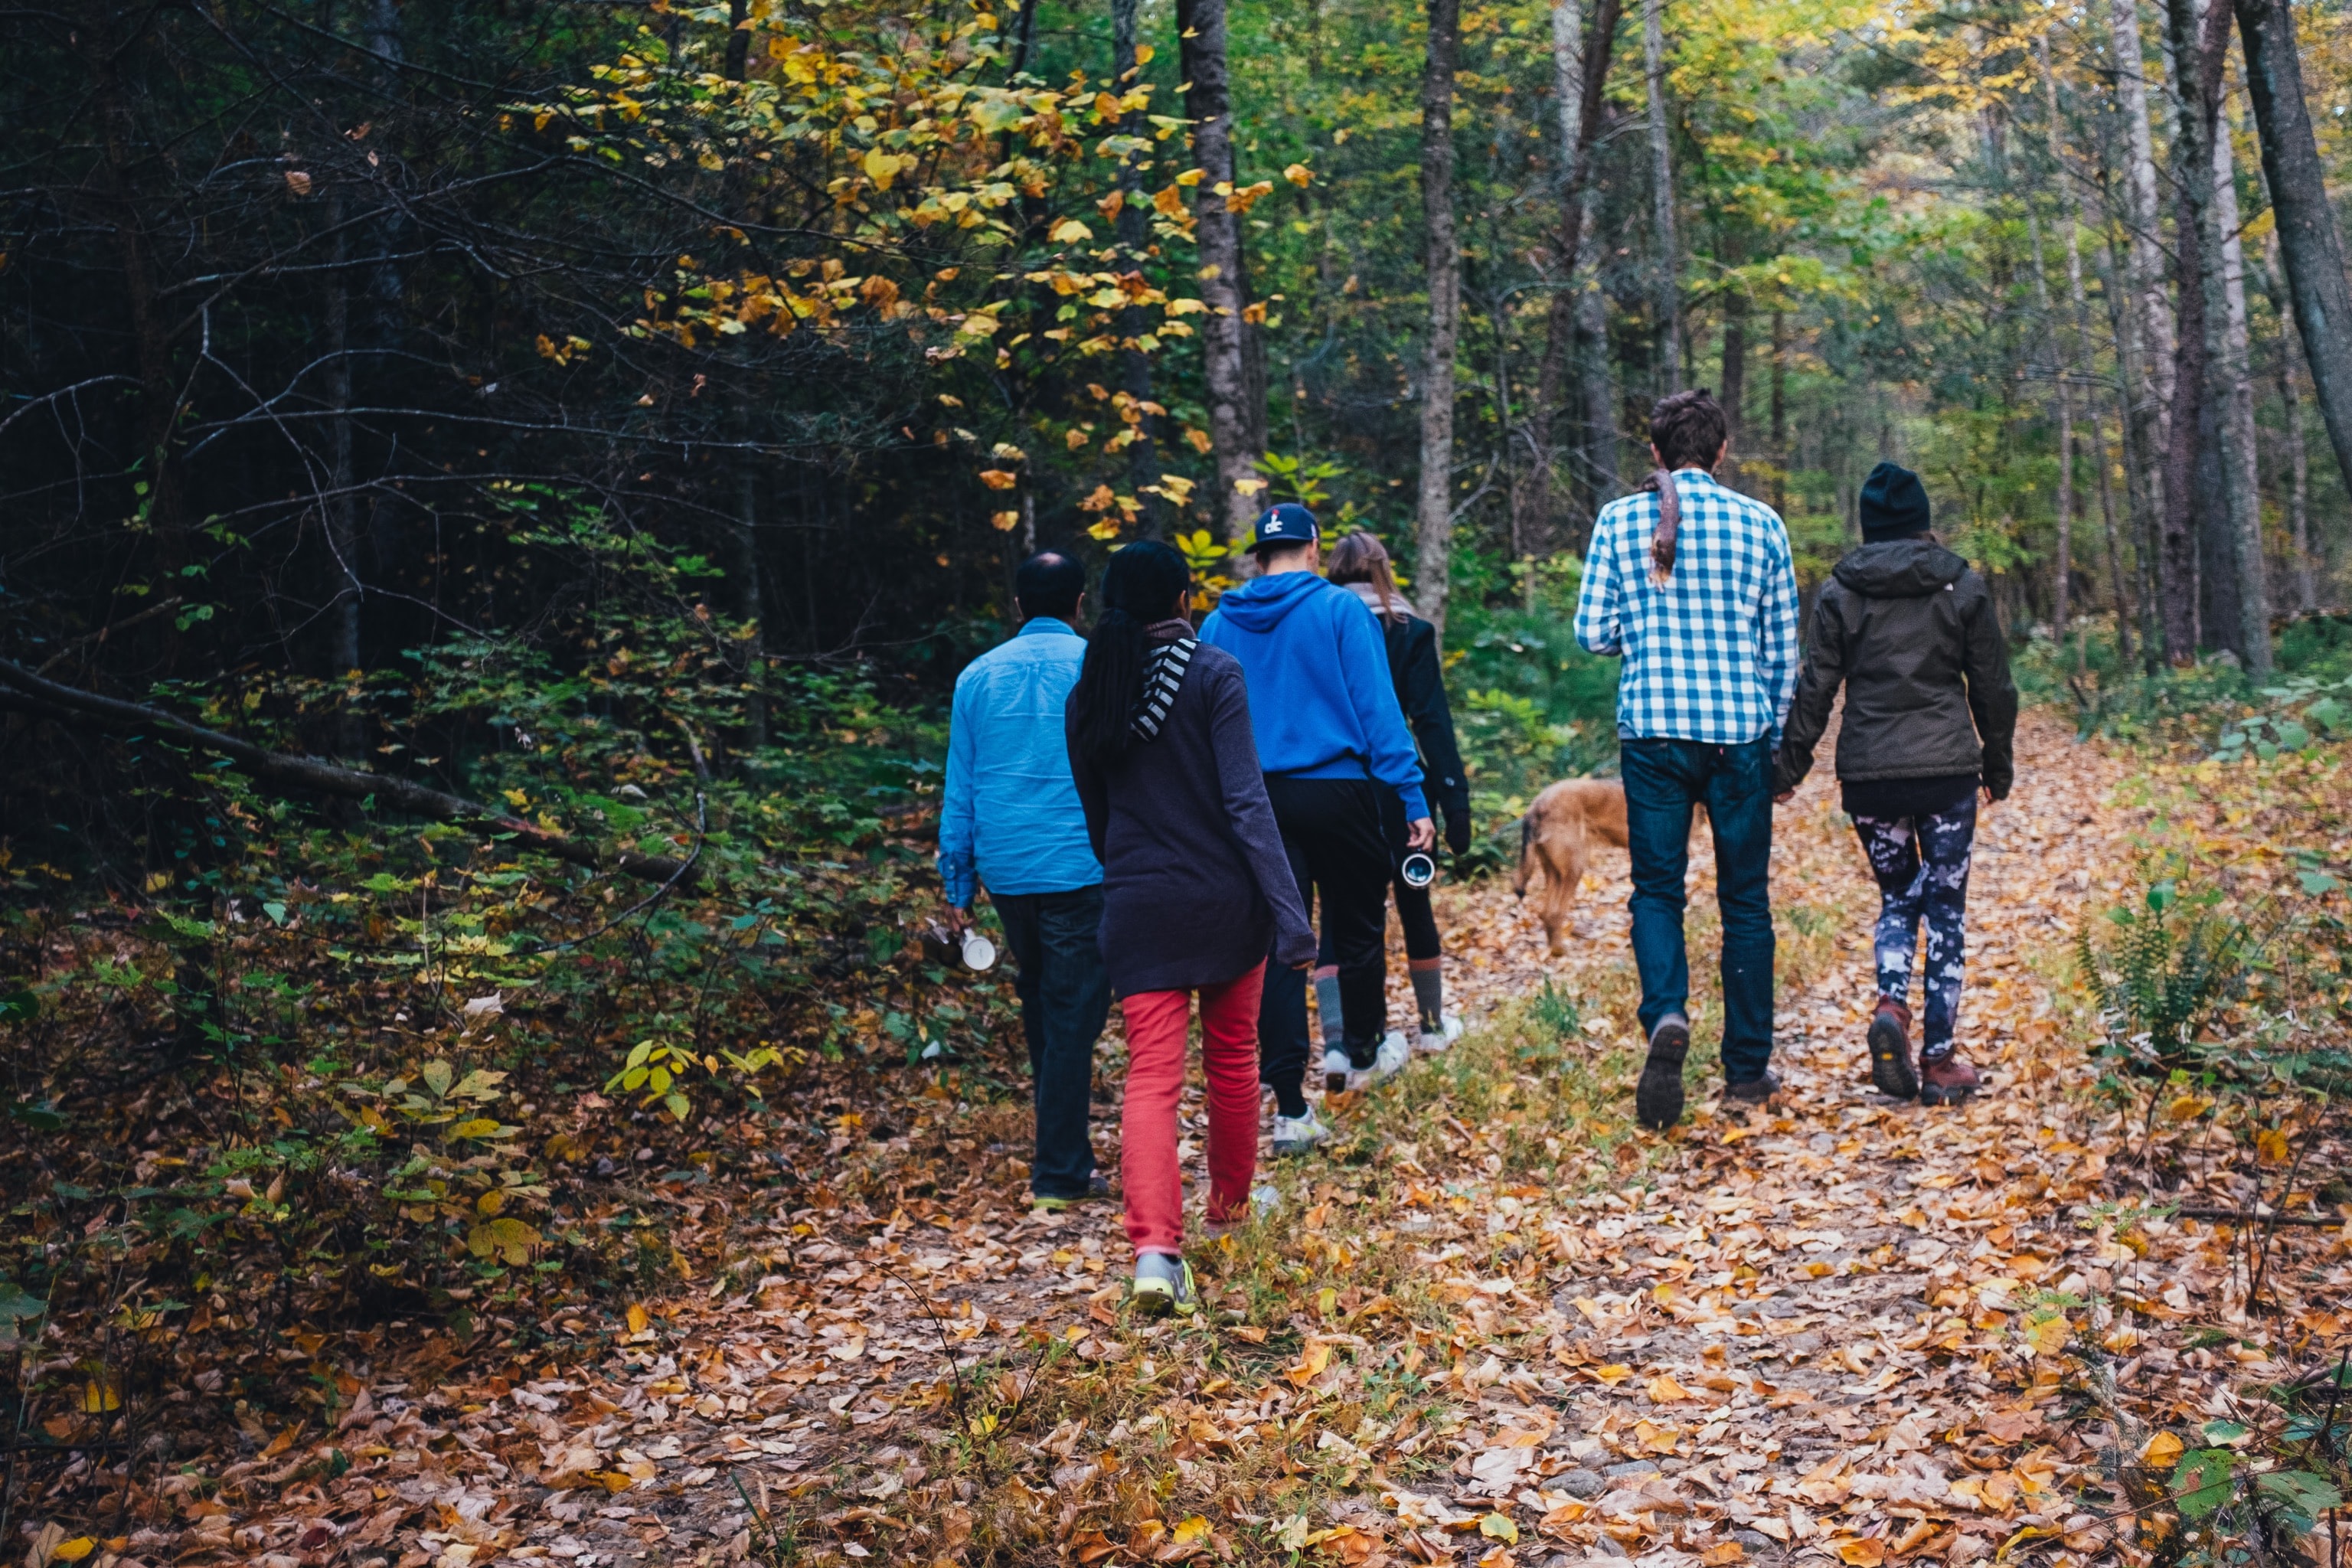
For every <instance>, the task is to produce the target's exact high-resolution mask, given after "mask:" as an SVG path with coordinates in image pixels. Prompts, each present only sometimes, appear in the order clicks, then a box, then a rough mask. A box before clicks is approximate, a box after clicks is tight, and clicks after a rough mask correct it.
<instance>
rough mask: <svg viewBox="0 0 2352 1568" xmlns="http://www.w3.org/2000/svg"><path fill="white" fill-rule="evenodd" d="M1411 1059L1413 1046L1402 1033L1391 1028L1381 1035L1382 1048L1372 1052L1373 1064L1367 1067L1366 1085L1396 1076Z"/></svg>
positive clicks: (1365, 1074)
mask: <svg viewBox="0 0 2352 1568" xmlns="http://www.w3.org/2000/svg"><path fill="white" fill-rule="evenodd" d="M1411 1060H1412V1046H1411V1045H1410V1044H1408V1043H1407V1042H1406V1040H1405V1037H1404V1036H1403V1035H1402V1033H1400V1032H1399V1031H1397V1030H1395V1029H1391V1030H1390V1031H1389V1032H1388V1033H1387V1034H1386V1035H1384V1036H1382V1037H1381V1048H1380V1049H1379V1050H1377V1051H1375V1052H1373V1053H1372V1065H1371V1066H1370V1068H1366V1069H1365V1073H1364V1078H1365V1083H1366V1086H1367V1087H1370V1085H1371V1084H1375V1083H1379V1082H1381V1080H1382V1079H1391V1078H1394V1077H1396V1075H1397V1074H1399V1073H1401V1072H1402V1071H1403V1070H1404V1064H1405V1063H1407V1062H1409V1061H1411Z"/></svg>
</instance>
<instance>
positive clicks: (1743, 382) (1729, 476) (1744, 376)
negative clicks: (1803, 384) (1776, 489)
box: [1716, 256, 1748, 489]
mask: <svg viewBox="0 0 2352 1568" xmlns="http://www.w3.org/2000/svg"><path fill="white" fill-rule="evenodd" d="M1730 259H1732V260H1733V263H1734V264H1735V265H1736V264H1737V262H1738V258H1737V257H1736V256H1734V257H1732V258H1730ZM1716 392H1717V395H1718V396H1719V397H1720V398H1721V400H1722V403H1723V425H1724V437H1725V439H1726V440H1727V443H1728V444H1729V447H1730V457H1729V458H1728V459H1727V461H1726V462H1725V464H1724V470H1725V471H1724V473H1723V475H1722V476H1721V477H1722V479H1723V481H1724V483H1726V484H1727V485H1732V486H1736V487H1738V488H1740V489H1745V488H1746V487H1745V486H1744V485H1742V484H1741V482H1740V461H1741V455H1742V453H1743V452H1744V451H1745V450H1746V448H1745V447H1744V446H1743V444H1742V442H1741V440H1740V433H1741V430H1742V429H1743V427H1744V426H1745V425H1746V423H1747V420H1746V416H1745V410H1746V408H1747V405H1748V296H1747V295H1745V294H1742V293H1739V292H1738V291H1737V290H1734V291H1733V292H1731V293H1729V294H1726V295H1725V296H1724V297H1723V376H1722V379H1721V380H1720V381H1719V382H1718V383H1717V386H1716Z"/></svg>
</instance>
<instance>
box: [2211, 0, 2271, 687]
mask: <svg viewBox="0 0 2352 1568" xmlns="http://www.w3.org/2000/svg"><path fill="white" fill-rule="evenodd" d="M2210 4H2211V5H2213V6H2214V8H2215V10H2216V11H2219V10H2220V7H2221V0H2210ZM2221 26H2222V27H2223V28H2227V27H2228V26H2229V20H2228V18H2227V16H2223V17H2222V19H2221ZM2220 47H2221V51H2222V53H2223V54H2224V55H2226V54H2227V52H2228V47H2229V37H2228V35H2227V33H2226V32H2224V34H2223V36H2222V37H2221V45H2220ZM2220 103H2221V92H2220V91H2219V89H2218V87H2217V90H2216V92H2215V97H2214V109H2215V111H2216V112H2215V116H2214V118H2213V120H2212V121H2211V122H2210V123H2211V125H2212V130H2213V219H2212V226H2213V230H2214V233H2215V236H2216V237H2218V238H2219V240H2220V242H2221V321H2220V323H2219V325H2220V327H2221V334H2220V337H2221V342H2220V348H2221V353H2220V355H2219V356H2218V359H2217V363H2215V366H2214V375H2213V390H2214V392H2215V393H2216V395H2218V396H2219V397H2220V398H2221V399H2222V402H2221V407H2220V409H2219V410H2218V413H2219V415H2220V416H2221V428H2222V433H2223V440H2222V443H2221V458H2222V461H2223V462H2224V463H2225V464H2226V465H2227V468H2226V469H2225V471H2224V474H2223V481H2224V483H2225V484H2227V486H2228V487H2229V500H2230V502H2231V504H2230V506H2229V507H2228V509H2227V511H2226V522H2227V526H2228V528H2229V537H2228V541H2227V542H2228V544H2229V546H2230V549H2229V551H2228V552H2227V554H2228V555H2229V557H2230V558H2231V560H2232V561H2233V562H2234V563H2235V565H2236V574H2235V575H2236V577H2237V580H2238V581H2237V590H2238V592H2237V609H2238V638H2239V641H2240V643H2241V645H2242V646H2241V647H2240V650H2239V651H2240V656H2241V657H2242V658H2245V659H2246V660H2247V668H2249V669H2251V670H2252V671H2254V672H2255V673H2257V674H2260V673H2262V672H2263V671H2264V670H2267V669H2269V668H2271V593H2270V575H2271V574H2270V562H2269V559H2268V552H2266V551H2265V550H2264V549H2263V491H2262V476H2261V472H2260V465H2259V464H2258V462H2257V460H2256V456H2255V450H2254V374H2253V343H2252V331H2251V330H2250V328H2249V326H2248V324H2247V316H2246V249H2245V245H2244V242H2243V241H2242V240H2241V239H2240V238H2239V237H2238V178H2237V175H2238V170H2237V160H2236V159H2235V157H2234V156H2233V155H2232V153H2231V146H2230V130H2229V122H2228V121H2227V120H2226V119H2223V118H2221V116H2220V115H2219V112H2218V111H2219V109H2220Z"/></svg>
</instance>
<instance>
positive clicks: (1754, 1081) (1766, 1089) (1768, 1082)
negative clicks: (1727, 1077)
mask: <svg viewBox="0 0 2352 1568" xmlns="http://www.w3.org/2000/svg"><path fill="white" fill-rule="evenodd" d="M1778 1093H1780V1074H1779V1073H1776V1072H1774V1071H1772V1070H1771V1069H1770V1068H1765V1069H1764V1072H1763V1074H1762V1075H1761V1076H1760V1077H1757V1078H1749V1079H1740V1080H1739V1081H1738V1083H1727V1084H1725V1085H1724V1086H1723V1098H1724V1099H1726V1100H1735V1101H1737V1102H1738V1103H1739V1104H1741V1105H1761V1104H1763V1103H1764V1102H1765V1101H1766V1100H1769V1099H1771V1098H1772V1097H1773V1096H1774V1095H1776V1094H1778Z"/></svg>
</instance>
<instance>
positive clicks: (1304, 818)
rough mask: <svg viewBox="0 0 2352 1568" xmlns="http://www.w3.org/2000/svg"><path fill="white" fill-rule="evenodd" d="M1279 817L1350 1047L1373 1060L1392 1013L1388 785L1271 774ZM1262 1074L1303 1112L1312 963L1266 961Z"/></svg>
mask: <svg viewBox="0 0 2352 1568" xmlns="http://www.w3.org/2000/svg"><path fill="white" fill-rule="evenodd" d="M1265 793H1266V798H1267V799H1268V800H1269V801H1271V802H1272V803H1273V805H1274V824H1275V826H1276V828H1278V829H1280V831H1281V833H1282V847H1283V849H1284V851H1285V852H1286V853H1287V854H1288V855H1289V857H1290V874H1291V876H1292V877H1293V878H1294V879H1297V883H1298V896H1299V898H1300V899H1301V900H1303V901H1304V902H1305V903H1306V905H1307V913H1308V914H1309V915H1313V914H1315V913H1316V912H1317V910H1316V908H1315V904H1316V900H1317V898H1318V895H1319V896H1320V898H1321V900H1322V905H1323V907H1322V910H1321V919H1322V925H1323V942H1324V944H1325V951H1326V952H1328V953H1329V954H1330V962H1331V963H1336V964H1338V965H1339V1015H1340V1019H1341V1026H1342V1032H1343V1035H1344V1037H1345V1039H1346V1041H1347V1047H1348V1057H1349V1060H1351V1061H1353V1062H1354V1063H1355V1064H1356V1065H1357V1066H1359V1067H1369V1066H1370V1065H1371V1060H1372V1053H1373V1052H1374V1051H1375V1050H1377V1049H1378V1048H1379V1047H1380V1043H1381V1031H1382V1030H1383V1029H1384V1028H1385V1027H1386V1026H1387V1023H1388V995H1387V986H1388V973H1387V971H1388V950H1387V943H1386V941H1385V938H1386V934H1387V933H1386V927H1387V923H1388V892H1389V872H1390V867H1391V860H1390V857H1389V844H1388V837H1387V836H1386V835H1385V834H1384V833H1383V832H1382V831H1381V804H1380V797H1381V785H1379V784H1374V783H1373V782H1372V781H1371V780H1370V779H1294V778H1285V777H1283V776H1282V775H1280V774H1278V773H1268V774H1266V776H1265ZM1257 1050H1258V1058H1257V1059H1258V1077H1259V1078H1260V1079H1264V1080H1265V1083H1266V1084H1268V1085H1269V1086H1271V1087H1272V1089H1274V1092H1275V1095H1276V1099H1277V1100H1280V1101H1281V1102H1282V1112H1283V1114H1284V1115H1286V1116H1297V1115H1303V1114H1305V1111H1306V1106H1307V1102H1306V1099H1305V1097H1304V1095H1303V1093H1302V1091H1301V1085H1302V1082H1303V1080H1304V1079H1305V1076H1306V1072H1307V973H1306V972H1305V971H1304V970H1298V969H1292V968H1290V967H1288V966H1287V965H1285V964H1276V963H1269V964H1267V965H1266V967H1265V1000H1264V1002H1263V1004H1262V1005H1260V1007H1259V1009H1258V1016H1257Z"/></svg>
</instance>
